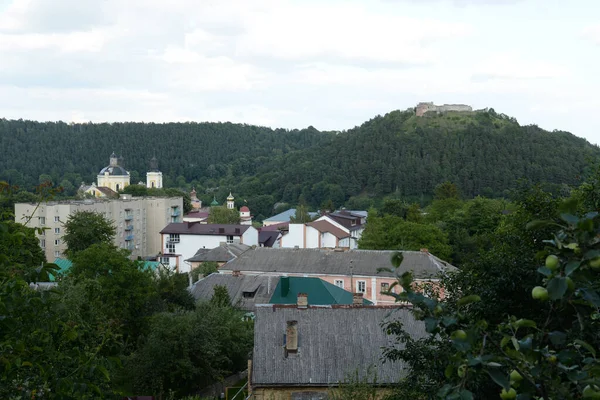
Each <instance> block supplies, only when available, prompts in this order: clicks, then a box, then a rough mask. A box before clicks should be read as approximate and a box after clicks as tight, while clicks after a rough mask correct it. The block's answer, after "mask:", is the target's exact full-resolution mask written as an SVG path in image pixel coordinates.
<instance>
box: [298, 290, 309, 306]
mask: <svg viewBox="0 0 600 400" xmlns="http://www.w3.org/2000/svg"><path fill="white" fill-rule="evenodd" d="M307 307H308V294H306V293H298V308H307Z"/></svg>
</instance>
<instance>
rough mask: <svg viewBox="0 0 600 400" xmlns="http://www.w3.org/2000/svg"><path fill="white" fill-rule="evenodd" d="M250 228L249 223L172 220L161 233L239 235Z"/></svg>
mask: <svg viewBox="0 0 600 400" xmlns="http://www.w3.org/2000/svg"><path fill="white" fill-rule="evenodd" d="M248 228H251V226H250V225H228V224H201V223H199V222H197V221H195V222H174V223H171V224H169V225H167V226H166V227H165V228H164V229H163V230H162V231H160V233H161V234H170V233H178V234H180V235H226V236H241V235H243V234H244V232H246V231H247V230H248Z"/></svg>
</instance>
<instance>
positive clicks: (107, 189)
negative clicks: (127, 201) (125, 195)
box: [94, 186, 119, 198]
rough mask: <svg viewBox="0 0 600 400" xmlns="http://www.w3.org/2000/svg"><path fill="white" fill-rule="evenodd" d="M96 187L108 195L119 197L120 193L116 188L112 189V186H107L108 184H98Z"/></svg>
mask: <svg viewBox="0 0 600 400" xmlns="http://www.w3.org/2000/svg"><path fill="white" fill-rule="evenodd" d="M94 189H96V190H97V191H99V192H101V193H102V194H103V195H105V196H106V197H113V198H118V197H119V193H117V192H115V191H114V190H112V189H111V188H109V187H106V186H96V187H95V188H94Z"/></svg>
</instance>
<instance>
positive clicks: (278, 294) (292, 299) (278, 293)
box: [269, 276, 373, 305]
mask: <svg viewBox="0 0 600 400" xmlns="http://www.w3.org/2000/svg"><path fill="white" fill-rule="evenodd" d="M298 293H306V295H307V299H308V304H309V305H334V304H352V301H353V298H352V293H350V292H349V291H347V290H344V289H342V288H340V287H337V286H335V285H333V284H331V283H329V282H326V281H324V280H322V279H320V278H307V277H300V276H289V277H288V276H282V277H281V278H279V283H278V284H277V287H276V288H275V290H274V291H273V296H271V300H270V301H269V303H271V304H297V302H298ZM363 304H365V305H370V304H373V303H372V302H370V301H369V300H367V299H363Z"/></svg>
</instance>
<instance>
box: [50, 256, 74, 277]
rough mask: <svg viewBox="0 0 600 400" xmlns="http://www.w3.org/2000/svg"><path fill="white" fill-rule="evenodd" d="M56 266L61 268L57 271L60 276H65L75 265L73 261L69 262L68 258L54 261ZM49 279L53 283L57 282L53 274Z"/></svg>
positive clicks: (58, 258)
mask: <svg viewBox="0 0 600 400" xmlns="http://www.w3.org/2000/svg"><path fill="white" fill-rule="evenodd" d="M54 264H56V265H58V267H59V268H60V269H59V270H58V271H57V274H58V275H64V274H65V273H66V272H67V271H68V270H69V269H71V267H72V266H73V263H72V262H71V260H68V259H66V258H60V257H57V258H56V259H55V260H54ZM49 278H50V281H51V282H54V281H55V280H56V277H55V276H54V275H52V274H50V275H49Z"/></svg>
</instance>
